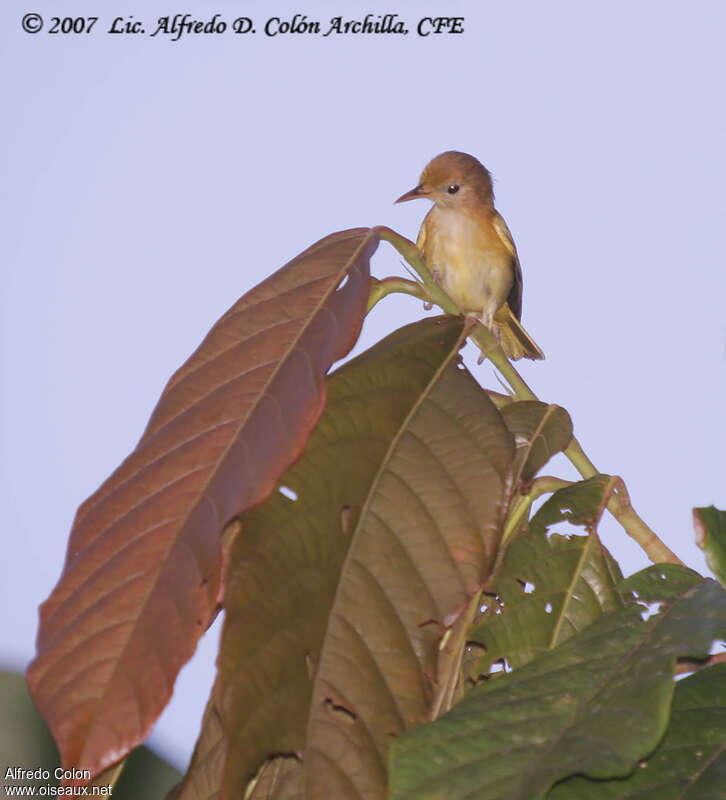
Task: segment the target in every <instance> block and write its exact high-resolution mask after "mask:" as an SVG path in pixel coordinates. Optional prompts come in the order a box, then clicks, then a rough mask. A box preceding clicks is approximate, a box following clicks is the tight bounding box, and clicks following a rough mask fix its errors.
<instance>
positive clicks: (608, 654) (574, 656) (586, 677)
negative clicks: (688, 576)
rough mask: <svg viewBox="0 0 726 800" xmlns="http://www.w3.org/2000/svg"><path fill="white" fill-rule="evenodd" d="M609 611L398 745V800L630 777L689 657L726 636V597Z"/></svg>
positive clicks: (491, 795)
mask: <svg viewBox="0 0 726 800" xmlns="http://www.w3.org/2000/svg"><path fill="white" fill-rule="evenodd" d="M641 610H642V609H641V608H640V606H638V605H630V606H627V607H625V608H623V609H620V610H619V611H615V612H613V613H611V614H606V615H604V616H602V617H600V618H599V619H597V620H596V621H595V622H593V623H592V625H590V626H589V627H587V628H586V629H585V630H584V631H582V632H580V633H578V634H576V635H575V636H573V637H571V638H570V639H568V640H567V641H566V642H564V644H562V645H560V646H559V647H558V648H557V649H555V650H552V651H551V652H548V653H545V654H544V655H542V656H540V657H539V658H538V659H537V660H535V661H532V662H531V663H530V664H528V665H527V666H525V667H522V668H521V669H518V670H515V671H514V672H511V673H509V674H506V675H503V676H502V677H500V678H497V679H494V680H490V681H488V682H487V683H485V684H484V685H480V686H477V687H475V688H474V689H473V690H472V691H471V692H469V694H468V695H467V696H466V697H465V698H464V699H463V700H462V701H461V703H459V704H458V705H457V706H455V707H454V708H453V709H452V710H451V711H450V712H449V713H448V714H445V715H444V716H443V717H441V718H440V719H438V720H437V721H436V722H434V723H432V724H430V725H427V726H424V727H421V728H418V729H416V730H413V731H407V732H406V733H404V734H403V735H402V736H400V737H399V738H398V739H397V740H396V741H395V742H394V744H393V746H392V748H391V761H390V764H391V791H390V794H389V797H390V798H391V800H404V798H406V800H407V799H408V798H416V800H426V798H443V797H446V798H448V800H457V799H458V798H464V797H466V798H471V797H476V798H477V800H525V798H526V800H538V798H543V797H545V796H546V794H547V792H548V790H549V789H550V787H551V786H552V785H553V784H554V783H556V782H557V781H559V780H561V779H563V778H565V777H568V776H570V775H573V774H576V773H580V774H585V775H588V776H589V777H591V778H597V779H604V778H613V777H617V776H623V775H627V774H629V773H630V772H631V771H632V770H633V768H634V767H635V765H636V764H637V763H638V761H639V760H640V759H641V758H643V757H644V756H646V755H647V754H648V753H650V752H652V751H653V749H654V748H655V747H656V745H657V744H658V742H659V741H660V739H661V737H662V735H663V733H664V731H665V728H666V724H667V720H668V715H669V711H670V703H671V697H672V691H673V686H674V681H673V673H674V668H675V662H676V659H677V658H678V657H680V656H693V657H697V658H698V657H703V656H704V655H705V654H707V653H708V650H709V647H710V646H711V644H712V642H713V641H714V640H715V639H717V638H720V637H722V636H724V634H726V592H724V590H723V589H721V587H720V586H718V584H716V583H715V582H714V581H711V580H704V581H702V582H700V583H699V584H697V585H696V586H693V587H691V588H690V589H688V590H687V591H686V592H685V593H684V594H683V595H681V596H680V597H679V598H678V599H677V600H675V601H674V602H673V603H672V604H670V606H668V607H667V608H666V610H664V611H663V612H662V613H660V614H658V615H655V616H652V617H650V618H648V619H647V620H645V621H643V620H642V618H641V615H640V612H641Z"/></svg>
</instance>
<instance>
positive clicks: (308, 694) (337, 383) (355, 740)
mask: <svg viewBox="0 0 726 800" xmlns="http://www.w3.org/2000/svg"><path fill="white" fill-rule="evenodd" d="M461 334H462V323H461V320H458V319H456V318H451V317H448V318H443V319H441V318H439V319H433V320H424V321H422V322H420V323H416V324H414V325H410V326H408V327H406V328H403V329H401V330H399V331H397V332H395V333H394V334H392V335H391V336H389V337H388V338H387V339H385V340H384V341H382V342H380V343H379V344H377V345H376V346H375V347H373V348H371V349H370V350H369V351H367V352H366V353H364V354H362V355H361V356H359V357H358V358H357V359H354V360H353V361H351V362H350V363H348V364H346V365H345V366H344V367H342V368H341V369H339V370H338V371H337V372H336V373H335V374H334V375H333V376H332V377H331V378H330V380H329V385H328V404H327V406H326V409H325V413H324V414H323V416H322V418H321V420H320V423H319V425H318V426H317V428H316V429H315V431H314V433H313V434H312V436H311V437H310V439H309V441H308V444H307V447H306V450H305V453H304V455H303V457H302V458H301V459H300V460H299V461H298V462H297V463H296V464H294V465H293V466H292V467H291V468H290V469H289V470H288V471H287V472H286V473H285V475H284V476H283V477H282V478H281V481H280V491H279V492H277V493H275V494H273V495H272V496H271V497H270V498H269V499H268V500H267V501H266V502H265V503H264V504H262V505H260V506H258V507H257V508H255V509H253V510H251V511H250V512H248V513H247V514H246V515H245V517H244V519H243V525H244V536H240V537H239V538H238V539H237V541H236V543H235V545H234V551H233V554H232V557H231V560H230V568H229V582H228V591H227V595H226V599H225V608H226V619H225V627H224V630H223V635H222V646H221V652H220V657H219V660H218V678H217V685H216V689H215V698H216V701H217V704H218V707H219V708H220V710H221V713H222V718H223V724H224V729H225V734H226V747H227V758H226V773H225V779H224V791H223V796H225V797H238V796H240V794H241V793H242V792H243V791H244V788H245V786H246V784H247V781H248V780H249V779H250V777H251V776H252V775H253V774H254V773H255V771H256V770H257V769H258V767H259V766H260V764H262V763H263V762H264V761H265V760H266V759H268V758H269V757H270V756H272V755H281V754H291V755H292V754H297V755H298V756H299V757H300V758H301V759H302V768H303V776H302V785H303V786H304V796H305V797H306V798H317V797H321V798H330V797H335V798H336V800H345V798H351V797H355V798H361V797H364V796H365V797H366V798H374V797H383V795H384V792H385V783H386V769H385V763H386V762H385V756H386V751H387V748H388V744H389V742H390V740H391V737H392V736H393V735H395V734H397V733H399V732H400V731H401V730H403V729H404V728H406V727H408V726H410V725H413V724H418V723H420V722H422V721H423V720H425V719H426V717H427V714H428V711H429V709H430V708H431V706H432V705H433V704H434V703H435V702H436V693H437V675H436V664H437V657H438V647H439V642H440V640H441V638H442V636H443V635H444V633H445V631H446V629H447V626H450V625H452V624H454V622H455V621H456V619H457V617H458V616H459V614H461V613H462V612H463V611H464V609H465V608H466V606H467V603H468V602H469V600H470V599H471V598H472V597H473V596H474V594H475V593H476V592H477V590H478V588H479V587H480V586H481V585H482V583H483V581H484V579H485V578H486V576H487V574H488V571H489V569H490V568H491V565H492V563H493V560H494V558H495V554H496V551H497V545H498V541H499V537H500V535H501V526H502V520H503V515H504V512H505V509H506V506H507V503H508V499H509V492H510V480H511V476H510V468H511V460H512V457H513V449H514V448H513V442H512V438H511V435H510V434H509V432H508V431H507V429H506V427H505V426H504V424H503V423H502V421H501V417H500V415H499V413H498V412H497V410H496V409H495V408H494V407H493V406H492V405H491V403H490V402H489V400H488V399H487V397H486V395H485V393H484V392H483V391H482V389H481V388H480V387H479V386H478V384H477V383H476V382H475V381H474V379H473V378H472V377H471V375H470V374H469V373H468V372H467V371H466V370H465V369H463V367H462V368H461V369H460V368H458V366H457V361H458V349H459V347H460V346H461V343H462V338H461Z"/></svg>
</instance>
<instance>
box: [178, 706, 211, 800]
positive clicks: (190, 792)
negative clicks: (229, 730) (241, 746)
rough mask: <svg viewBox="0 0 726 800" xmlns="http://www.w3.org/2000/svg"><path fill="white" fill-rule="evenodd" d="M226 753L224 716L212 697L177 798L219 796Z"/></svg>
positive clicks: (200, 799) (201, 799)
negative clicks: (221, 717) (221, 715)
mask: <svg viewBox="0 0 726 800" xmlns="http://www.w3.org/2000/svg"><path fill="white" fill-rule="evenodd" d="M224 757H225V749H224V735H223V732H222V720H221V719H220V716H219V711H218V710H217V708H216V706H215V705H214V700H213V699H212V698H211V697H210V699H209V701H208V702H207V707H206V708H205V710H204V717H203V719H202V730H201V733H200V734H199V738H198V739H197V743H196V746H195V747H194V752H193V753H192V758H191V763H190V766H189V769H188V770H187V773H186V775H185V776H184V780H183V781H182V782H181V784H180V785H179V786H178V787H177V789H176V791H175V792H174V794H173V800H219V797H220V792H219V789H220V786H221V783H222V769H223V767H224ZM168 800H172V798H171V797H170V798H168Z"/></svg>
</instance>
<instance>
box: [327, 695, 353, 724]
mask: <svg viewBox="0 0 726 800" xmlns="http://www.w3.org/2000/svg"><path fill="white" fill-rule="evenodd" d="M324 705H325V710H326V711H327V712H328V714H329V715H330V716H331V717H333V719H337V720H338V721H339V722H342V723H343V724H345V725H355V722H356V720H357V719H358V717H357V716H356V715H355V714H354V713H353V712H352V711H351V710H350V709H349V708H346V707H345V706H340V705H337V704H336V703H334V702H333V701H332V700H331V699H330V698H328V699H327V700H326V701H325V703H324Z"/></svg>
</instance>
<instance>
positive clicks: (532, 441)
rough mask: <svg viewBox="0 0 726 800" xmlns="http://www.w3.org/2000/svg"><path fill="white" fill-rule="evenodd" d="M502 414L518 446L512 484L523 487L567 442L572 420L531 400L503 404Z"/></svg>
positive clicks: (559, 411)
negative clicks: (513, 482) (520, 484)
mask: <svg viewBox="0 0 726 800" xmlns="http://www.w3.org/2000/svg"><path fill="white" fill-rule="evenodd" d="M501 412H502V417H503V418H504V422H505V424H506V426H507V427H508V428H509V430H510V431H512V433H513V434H514V442H515V444H516V446H517V454H516V456H515V461H514V464H515V466H514V477H515V485H519V483H523V484H525V485H526V484H528V483H530V482H531V480H532V479H533V478H534V476H535V475H536V474H537V473H538V472H539V471H540V469H542V467H543V466H544V465H545V464H546V463H547V462H548V461H549V460H550V458H552V456H553V455H555V454H556V453H559V452H560V451H561V450H564V449H565V448H566V447H567V445H568V444H569V443H570V440H571V439H572V420H571V419H570V415H569V414H568V413H567V411H565V409H564V408H560V406H555V405H547V404H546V403H540V402H536V401H530V400H522V401H520V402H516V403H510V404H508V405H505V406H504V407H503V408H502V409H501Z"/></svg>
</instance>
